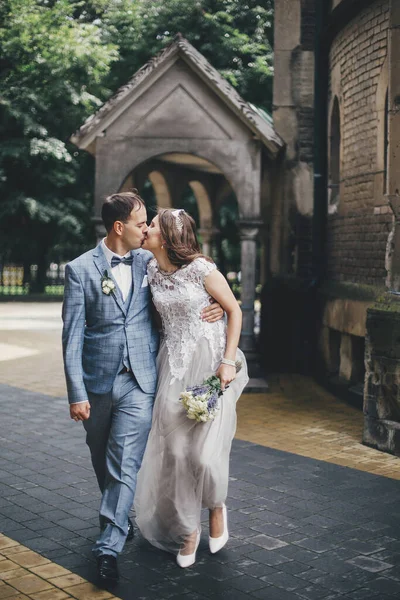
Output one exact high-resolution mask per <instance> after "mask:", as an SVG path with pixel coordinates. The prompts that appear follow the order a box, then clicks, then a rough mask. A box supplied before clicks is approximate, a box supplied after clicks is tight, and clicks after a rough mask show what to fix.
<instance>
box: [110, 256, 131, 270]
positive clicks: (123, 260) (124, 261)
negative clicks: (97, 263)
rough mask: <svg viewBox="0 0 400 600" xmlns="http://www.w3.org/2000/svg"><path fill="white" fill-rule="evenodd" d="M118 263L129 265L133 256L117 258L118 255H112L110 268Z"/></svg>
mask: <svg viewBox="0 0 400 600" xmlns="http://www.w3.org/2000/svg"><path fill="white" fill-rule="evenodd" d="M120 263H122V264H123V265H128V266H131V265H132V263H133V256H127V257H126V258H119V257H118V256H113V257H112V259H111V268H112V269H113V268H114V267H117V266H118V265H119V264H120Z"/></svg>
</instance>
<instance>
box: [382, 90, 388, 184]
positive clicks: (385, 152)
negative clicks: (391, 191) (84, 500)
mask: <svg viewBox="0 0 400 600" xmlns="http://www.w3.org/2000/svg"><path fill="white" fill-rule="evenodd" d="M388 150H389V93H388V91H387V92H386V98H385V116H384V127H383V193H384V194H387V192H388Z"/></svg>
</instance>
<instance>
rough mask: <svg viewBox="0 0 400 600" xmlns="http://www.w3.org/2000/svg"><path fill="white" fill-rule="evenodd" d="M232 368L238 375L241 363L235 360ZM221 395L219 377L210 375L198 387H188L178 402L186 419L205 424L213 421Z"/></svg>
mask: <svg viewBox="0 0 400 600" xmlns="http://www.w3.org/2000/svg"><path fill="white" fill-rule="evenodd" d="M232 362H233V361H232ZM234 366H235V367H236V372H237V373H238V372H239V371H240V369H241V368H242V362H241V361H240V360H237V361H236V362H234ZM223 393H224V392H223V391H222V389H221V382H220V380H219V377H217V376H216V375H212V377H209V378H208V379H206V380H205V381H203V383H201V384H200V385H194V386H193V387H188V388H187V389H186V390H185V391H184V392H182V393H181V394H180V396H179V400H180V402H181V403H182V404H183V406H184V408H185V410H186V415H187V417H188V419H193V420H194V421H197V422H198V423H206V422H207V421H213V420H214V419H215V415H216V414H217V412H218V410H219V408H220V407H219V403H218V398H219V397H220V396H222V394H223Z"/></svg>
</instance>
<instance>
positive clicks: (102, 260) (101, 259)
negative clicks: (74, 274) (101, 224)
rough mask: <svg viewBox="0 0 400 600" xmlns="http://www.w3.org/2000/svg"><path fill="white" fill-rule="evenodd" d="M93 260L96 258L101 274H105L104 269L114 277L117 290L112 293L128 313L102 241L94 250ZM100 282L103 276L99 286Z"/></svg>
mask: <svg viewBox="0 0 400 600" xmlns="http://www.w3.org/2000/svg"><path fill="white" fill-rule="evenodd" d="M93 260H94V264H95V265H96V267H97V269H98V271H99V273H100V275H101V276H103V275H104V271H107V275H108V277H109V278H110V279H112V280H113V282H114V283H115V290H114V291H113V293H112V294H111V295H112V296H113V297H114V299H115V301H116V303H117V304H118V306H119V307H120V309H121V310H122V312H123V313H124V315H126V307H125V303H124V300H123V298H122V294H121V290H120V289H119V286H118V284H117V282H116V281H115V279H114V277H113V276H112V273H111V267H110V265H109V264H108V262H107V259H106V257H105V255H104V252H103V250H102V248H101V243H100V244H99V245H98V246H97V247H96V248H95V250H94V251H93ZM100 282H101V278H100V279H99V286H100V285H101V284H100Z"/></svg>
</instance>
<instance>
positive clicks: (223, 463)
mask: <svg viewBox="0 0 400 600" xmlns="http://www.w3.org/2000/svg"><path fill="white" fill-rule="evenodd" d="M143 248H144V249H146V250H150V251H151V252H152V253H153V254H154V258H153V259H152V260H151V261H150V262H149V264H148V270H147V274H148V280H149V284H150V287H151V292H152V295H153V302H154V304H155V307H156V309H157V311H158V312H159V314H160V316H161V320H162V327H163V335H162V341H161V346H160V350H159V354H158V358H157V368H158V386H157V393H156V399H155V404H154V411H153V422H152V428H151V432H150V436H149V439H148V442H147V447H146V451H145V455H144V458H143V463H142V467H141V469H140V472H139V475H138V483H137V489H136V496H135V510H136V522H137V524H138V527H139V529H140V531H141V533H142V534H143V536H144V537H145V538H146V539H147V540H148V541H149V542H150V543H151V544H153V545H154V546H156V547H157V548H161V549H163V550H167V551H169V552H174V553H177V563H178V565H179V566H181V567H188V566H190V565H192V564H193V563H194V562H195V559H196V551H197V547H198V545H199V541H200V533H201V529H200V515H201V508H202V507H203V508H208V509H209V525H210V536H209V546H210V551H211V552H212V553H215V552H218V550H220V549H221V548H222V547H223V546H224V545H225V544H226V542H227V541H228V537H229V536H228V527H227V512H226V506H225V500H226V496H227V490H228V475H229V453H230V449H231V443H232V439H233V436H234V433H235V429H236V410H235V404H236V401H237V400H238V398H239V396H240V394H241V393H242V391H243V388H244V386H245V385H246V383H247V381H248V377H247V367H246V362H245V358H244V355H243V353H242V352H241V351H240V350H239V349H238V342H239V337H240V331H241V325H242V315H241V310H240V307H239V305H238V303H237V301H236V299H235V297H234V295H233V294H232V292H231V290H230V288H229V285H228V283H227V281H226V279H225V278H224V277H223V275H222V274H221V273H220V272H219V271H217V268H216V266H215V264H214V263H213V262H212V261H211V259H209V258H208V257H205V256H203V255H202V254H201V253H200V247H199V244H198V241H197V238H196V231H195V223H194V220H193V219H192V217H191V216H190V215H188V214H187V213H186V212H185V211H184V210H183V209H180V210H171V209H161V210H160V211H159V213H158V215H157V216H156V217H155V218H154V219H153V221H152V222H151V225H150V227H149V229H148V233H147V238H146V240H145V242H144V244H143ZM210 296H212V297H213V298H215V300H216V301H217V302H219V304H220V305H221V306H222V308H223V309H224V310H225V312H226V315H227V324H226V323H225V321H224V320H219V321H217V322H215V323H206V322H204V321H202V320H201V319H199V316H198V315H199V313H200V310H201V309H202V308H204V307H205V306H207V305H208V304H209V299H210ZM237 360H240V361H241V363H242V368H241V369H240V370H239V371H238V373H237V372H236V368H235V361H237ZM213 374H216V375H217V377H219V379H220V383H221V389H222V390H224V393H223V395H222V396H221V397H220V409H219V410H218V411H217V414H216V417H215V419H214V420H213V421H207V422H206V423H198V422H196V421H194V420H190V419H188V417H187V415H186V412H185V409H184V407H183V406H182V404H181V402H180V400H179V396H180V393H181V392H183V391H184V390H186V388H187V387H189V386H193V385H198V384H201V383H202V382H203V381H204V380H205V379H207V378H208V377H210V376H211V375H213ZM228 386H229V387H228Z"/></svg>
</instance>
